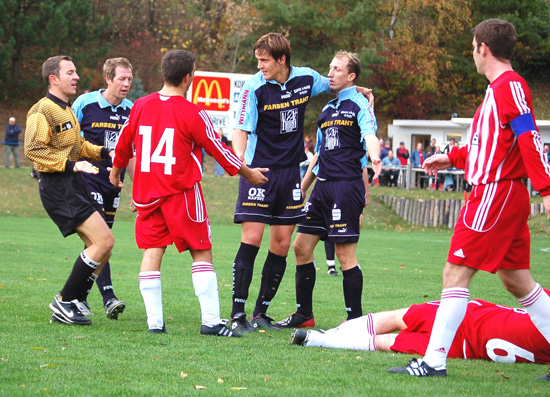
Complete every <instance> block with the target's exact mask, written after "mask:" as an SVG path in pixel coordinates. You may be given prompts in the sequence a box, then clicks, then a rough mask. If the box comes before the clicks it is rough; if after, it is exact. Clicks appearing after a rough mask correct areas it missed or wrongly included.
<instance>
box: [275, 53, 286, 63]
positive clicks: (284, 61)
mask: <svg viewBox="0 0 550 397" xmlns="http://www.w3.org/2000/svg"><path fill="white" fill-rule="evenodd" d="M277 62H279V63H280V64H281V65H284V64H286V55H283V56H281V57H280V58H279V60H278V61H277Z"/></svg>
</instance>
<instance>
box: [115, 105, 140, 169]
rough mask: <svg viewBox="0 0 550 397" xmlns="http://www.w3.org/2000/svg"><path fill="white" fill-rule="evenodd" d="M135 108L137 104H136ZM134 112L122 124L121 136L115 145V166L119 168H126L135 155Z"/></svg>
mask: <svg viewBox="0 0 550 397" xmlns="http://www.w3.org/2000/svg"><path fill="white" fill-rule="evenodd" d="M134 108H135V106H134ZM131 121H132V112H130V116H129V117H128V119H127V120H126V122H125V123H124V125H123V126H122V129H121V131H120V136H119V138H118V142H117V144H116V147H115V157H114V158H113V166H114V167H117V168H126V167H127V166H128V162H129V161H130V159H131V158H132V157H134V145H133V140H134V134H133V132H132V131H133V128H132V123H131Z"/></svg>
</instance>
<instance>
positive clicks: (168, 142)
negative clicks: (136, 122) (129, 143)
mask: <svg viewBox="0 0 550 397" xmlns="http://www.w3.org/2000/svg"><path fill="white" fill-rule="evenodd" d="M139 135H141V136H143V142H142V144H141V172H151V163H158V164H164V175H172V166H173V165H174V164H176V158H175V157H174V129H173V128H165V129H164V132H163V133H162V136H161V138H160V140H159V142H158V144H157V147H156V148H155V151H154V152H153V155H151V137H152V135H153V127H151V126H146V125H142V126H140V127H139ZM163 148H166V149H165V151H164V155H162V154H161V153H162V150H163Z"/></svg>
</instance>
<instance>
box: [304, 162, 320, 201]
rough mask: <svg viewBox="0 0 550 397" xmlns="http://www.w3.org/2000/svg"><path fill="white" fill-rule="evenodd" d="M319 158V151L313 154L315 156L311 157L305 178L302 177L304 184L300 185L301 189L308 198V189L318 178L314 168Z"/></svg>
mask: <svg viewBox="0 0 550 397" xmlns="http://www.w3.org/2000/svg"><path fill="white" fill-rule="evenodd" d="M318 159H319V152H317V153H315V154H314V155H313V158H312V159H311V162H310V163H309V166H308V167H307V171H306V173H305V175H304V179H302V184H301V186H300V189H301V190H302V197H303V198H304V200H305V198H306V194H307V191H308V189H309V187H310V186H311V184H312V183H313V182H314V181H315V179H316V178H317V175H315V173H314V172H313V169H314V168H315V166H316V165H317V160H318Z"/></svg>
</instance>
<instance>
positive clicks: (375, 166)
mask: <svg viewBox="0 0 550 397" xmlns="http://www.w3.org/2000/svg"><path fill="white" fill-rule="evenodd" d="M371 163H372V170H373V171H374V176H373V178H374V179H378V177H379V176H380V174H381V173H382V160H380V158H371Z"/></svg>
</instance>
